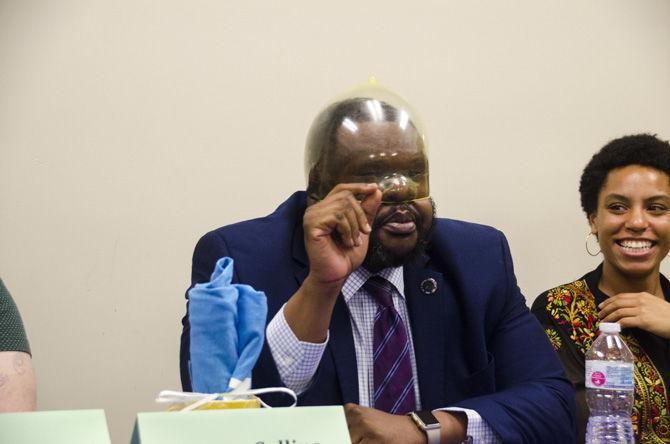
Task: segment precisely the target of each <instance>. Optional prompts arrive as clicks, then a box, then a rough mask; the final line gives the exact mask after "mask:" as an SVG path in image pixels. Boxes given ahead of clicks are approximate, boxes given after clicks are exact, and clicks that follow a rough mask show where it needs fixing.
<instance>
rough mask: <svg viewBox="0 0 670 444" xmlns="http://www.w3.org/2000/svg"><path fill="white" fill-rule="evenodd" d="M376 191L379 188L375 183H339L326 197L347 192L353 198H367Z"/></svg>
mask: <svg viewBox="0 0 670 444" xmlns="http://www.w3.org/2000/svg"><path fill="white" fill-rule="evenodd" d="M378 189H379V187H378V186H377V184H376V183H340V184H337V185H335V186H334V187H333V189H332V190H330V192H329V193H328V196H330V195H332V194H337V193H339V192H340V191H349V192H350V193H351V194H353V195H354V196H367V195H369V194H371V193H374V192H375V190H378ZM328 196H326V197H328ZM324 200H325V199H324Z"/></svg>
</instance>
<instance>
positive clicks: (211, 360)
mask: <svg viewBox="0 0 670 444" xmlns="http://www.w3.org/2000/svg"><path fill="white" fill-rule="evenodd" d="M232 279H233V260H232V259H231V258H229V257H223V258H221V259H219V260H218V261H217V262H216V266H215V267H214V272H213V273H212V277H211V278H210V281H209V282H206V283H204V284H196V285H195V286H194V287H193V288H191V289H190V290H189V292H188V297H189V320H190V322H191V348H190V350H191V360H190V370H191V384H192V386H193V391H194V392H201V393H222V392H227V391H230V390H232V389H233V388H235V387H237V385H238V384H239V383H240V382H242V381H245V380H246V379H247V378H251V370H252V369H253V367H254V365H255V364H256V361H257V360H258V356H259V355H260V353H261V349H262V347H263V341H264V339H265V321H266V318H267V312H268V307H267V301H266V298H265V293H263V292H262V291H256V290H254V289H253V288H252V287H250V286H248V285H242V284H233V283H232ZM247 382H248V381H247Z"/></svg>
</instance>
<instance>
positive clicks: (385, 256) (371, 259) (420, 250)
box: [363, 198, 435, 273]
mask: <svg viewBox="0 0 670 444" xmlns="http://www.w3.org/2000/svg"><path fill="white" fill-rule="evenodd" d="M430 206H431V208H432V210H433V217H432V220H431V224H430V227H428V229H424V228H423V226H424V220H423V219H424V218H423V216H422V215H421V213H420V212H419V211H417V210H416V209H414V208H412V207H411V205H407V204H401V205H397V206H396V209H394V212H395V211H396V210H397V209H398V208H403V207H404V208H406V209H408V210H409V211H410V213H411V214H412V215H413V216H414V223H415V225H416V233H417V240H416V244H415V245H414V248H412V249H411V250H410V251H409V252H407V253H402V254H401V253H396V252H393V251H390V250H389V249H387V248H385V247H384V245H382V243H381V241H380V239H379V232H380V230H381V226H382V225H383V224H384V223H385V220H380V219H375V221H374V222H373V224H372V233H371V234H370V243H369V246H368V253H367V255H366V256H365V259H364V260H363V266H364V267H365V269H366V270H368V271H370V272H372V273H376V272H378V271H379V270H381V269H384V268H388V267H399V266H401V265H406V264H409V263H410V262H412V261H414V259H416V258H417V257H419V256H422V255H423V254H424V253H425V251H426V248H427V247H428V242H429V241H430V235H431V233H432V232H433V227H434V226H435V202H434V201H433V199H432V198H430Z"/></svg>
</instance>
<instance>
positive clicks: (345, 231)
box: [333, 211, 355, 247]
mask: <svg viewBox="0 0 670 444" xmlns="http://www.w3.org/2000/svg"><path fill="white" fill-rule="evenodd" d="M333 223H334V224H335V231H336V232H337V234H339V236H340V240H341V241H342V243H343V244H344V245H346V246H347V247H353V246H354V245H355V244H354V241H353V240H352V237H351V226H350V225H349V218H348V217H347V211H338V212H336V213H335V214H334V215H333Z"/></svg>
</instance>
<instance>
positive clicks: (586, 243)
mask: <svg viewBox="0 0 670 444" xmlns="http://www.w3.org/2000/svg"><path fill="white" fill-rule="evenodd" d="M589 236H593V237H595V238H596V242H597V241H598V236H596V235H595V234H593V233H589V234H587V235H586V241H585V246H586V252H587V253H588V254H589V256H598V255H599V254H600V248H598V251H597V252H596V253H591V250H589Z"/></svg>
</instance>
